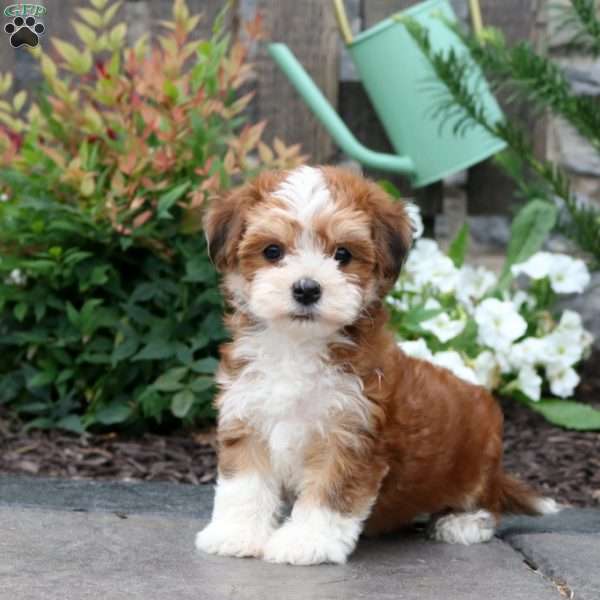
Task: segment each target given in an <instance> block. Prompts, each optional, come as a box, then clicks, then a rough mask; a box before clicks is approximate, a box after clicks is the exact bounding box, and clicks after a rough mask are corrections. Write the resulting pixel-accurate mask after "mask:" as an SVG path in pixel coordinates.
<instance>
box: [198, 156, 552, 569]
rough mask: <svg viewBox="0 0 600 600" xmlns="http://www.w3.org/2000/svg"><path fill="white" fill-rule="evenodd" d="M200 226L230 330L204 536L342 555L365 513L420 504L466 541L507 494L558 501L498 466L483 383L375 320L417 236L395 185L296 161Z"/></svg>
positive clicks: (511, 502) (518, 504)
mask: <svg viewBox="0 0 600 600" xmlns="http://www.w3.org/2000/svg"><path fill="white" fill-rule="evenodd" d="M205 229H206V234H207V238H208V244H209V251H210V254H211V256H212V258H213V260H214V262H215V265H216V266H217V268H218V269H219V270H220V271H221V272H222V273H223V274H224V282H223V287H224V291H225V294H226V296H227V299H228V302H229V304H230V306H231V308H232V312H231V314H230V315H229V316H228V318H227V325H228V327H229V329H230V331H231V334H232V338H233V340H232V341H231V342H230V343H228V344H225V345H224V346H223V348H222V360H221V365H220V369H219V373H218V378H217V379H218V384H219V386H220V393H219V395H218V397H217V400H216V404H217V407H218V410H219V425H218V439H219V447H220V453H219V478H218V484H217V488H216V497H215V505H214V511H213V515H212V521H211V523H210V524H209V525H208V526H207V527H206V528H205V529H203V530H202V531H201V532H200V533H198V535H197V537H196V546H197V547H198V548H199V549H201V550H204V551H206V552H210V553H214V554H222V555H227V556H257V557H262V558H264V559H265V560H268V561H273V562H282V563H291V564H298V565H307V564H315V563H321V562H334V563H343V562H345V561H346V559H347V558H348V555H349V554H350V553H351V552H352V551H353V549H354V547H355V545H356V542H357V540H358V537H359V535H360V534H361V532H362V531H363V530H364V531H365V532H366V533H367V534H378V533H383V532H389V531H393V530H396V529H398V528H399V527H401V526H402V525H405V524H407V523H410V522H411V521H412V520H413V519H414V518H415V517H416V516H417V515H419V514H422V513H427V514H430V515H432V526H431V531H432V534H433V537H434V538H435V539H438V540H443V541H447V542H455V543H463V544H471V543H475V542H482V541H487V540H489V539H490V538H491V537H492V536H493V532H494V526H495V524H496V523H497V521H498V518H499V516H500V513H501V512H503V511H511V512H522V513H528V514H542V513H546V512H553V511H555V510H556V505H555V504H554V502H553V501H551V500H549V499H543V498H540V497H538V496H536V495H535V494H534V493H533V492H532V491H530V490H529V489H528V488H527V487H526V486H525V485H523V484H521V483H519V482H517V481H516V480H514V479H512V478H510V477H509V476H508V475H506V474H505V473H504V472H503V469H502V414H501V411H500V409H499V407H498V405H497V404H496V402H495V400H494V398H493V397H492V396H491V395H490V394H489V393H488V392H487V391H486V390H485V389H484V388H482V387H478V386H474V385H471V384H469V383H466V382H465V381H462V380H461V379H458V378H457V377H455V376H454V375H452V374H451V373H450V372H449V371H447V370H445V369H443V368H440V367H436V366H434V365H431V364H429V363H426V362H423V361H421V360H416V359H413V358H409V357H408V356H406V355H405V354H403V353H402V351H401V350H400V349H399V348H398V346H397V343H396V341H395V339H394V336H393V334H392V333H391V332H390V331H389V330H388V329H387V327H386V323H387V320H388V317H387V314H386V311H385V308H384V307H383V304H382V299H383V298H384V296H385V295H386V294H387V292H388V291H389V290H390V289H391V287H392V285H393V284H394V282H395V280H396V278H397V276H398V273H399V271H400V267H401V265H402V262H403V260H404V259H405V257H406V254H407V253H408V251H409V248H410V244H411V224H410V221H409V218H408V216H407V213H406V211H405V208H404V206H403V204H402V203H400V202H396V203H393V202H391V201H390V199H389V198H388V197H387V196H386V194H385V193H384V192H383V191H382V190H381V188H380V187H379V186H377V185H376V184H374V183H372V182H370V181H367V180H365V179H363V178H362V177H359V176H357V175H355V174H352V173H350V172H346V171H343V170H340V169H337V168H331V167H322V168H312V167H301V168H299V169H296V170H293V171H289V172H278V173H265V174H263V175H261V176H259V177H258V178H257V179H256V180H255V181H253V182H252V183H249V184H247V185H245V186H244V187H241V188H239V189H237V190H235V191H234V192H233V193H231V194H230V195H229V196H228V197H226V198H224V199H223V200H222V201H217V202H215V203H214V204H213V205H212V206H211V208H210V210H209V211H208V214H207V215H206V220H205ZM290 503H291V504H292V508H291V513H290V514H289V517H287V518H285V519H284V518H283V514H284V509H285V506H286V504H290Z"/></svg>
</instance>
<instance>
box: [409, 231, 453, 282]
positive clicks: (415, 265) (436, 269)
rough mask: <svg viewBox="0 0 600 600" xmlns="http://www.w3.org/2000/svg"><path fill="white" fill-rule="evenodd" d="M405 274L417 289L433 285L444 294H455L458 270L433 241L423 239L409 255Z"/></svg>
mask: <svg viewBox="0 0 600 600" xmlns="http://www.w3.org/2000/svg"><path fill="white" fill-rule="evenodd" d="M405 272H406V273H407V274H408V275H409V276H410V277H411V278H412V280H413V281H414V282H415V284H416V285H417V287H418V288H419V289H420V288H423V287H425V286H426V285H431V286H433V287H434V288H437V289H438V290H439V291H440V292H442V293H443V294H448V293H450V292H453V291H454V289H455V287H456V280H457V277H458V270H457V268H456V267H455V266H454V263H453V262H452V261H451V260H450V259H449V258H448V257H447V256H446V255H445V254H444V253H443V252H442V251H441V250H440V249H439V246H438V245H437V243H436V242H435V241H433V240H428V239H425V238H421V239H419V240H417V243H416V244H415V246H414V248H413V249H412V250H411V252H410V254H409V255H408V260H407V261H406V267H405Z"/></svg>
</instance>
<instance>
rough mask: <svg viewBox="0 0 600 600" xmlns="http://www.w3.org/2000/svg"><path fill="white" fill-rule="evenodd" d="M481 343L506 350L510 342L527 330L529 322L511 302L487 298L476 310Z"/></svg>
mask: <svg viewBox="0 0 600 600" xmlns="http://www.w3.org/2000/svg"><path fill="white" fill-rule="evenodd" d="M475 322H476V323H477V325H478V327H479V331H478V339H479V341H480V343H481V344H483V345H484V346H488V347H490V348H493V349H495V350H500V351H506V350H508V348H509V347H510V344H511V343H512V342H513V341H515V340H517V339H519V338H520V337H521V336H522V335H523V334H524V333H525V331H526V330H527V322H526V321H525V319H524V318H523V317H522V316H521V315H520V314H519V313H518V312H517V311H516V309H515V307H514V306H513V305H512V303H511V302H507V301H504V302H502V301H501V300H498V299H497V298H486V299H485V300H484V301H483V302H482V303H481V304H480V305H479V306H478V307H477V308H476V310H475Z"/></svg>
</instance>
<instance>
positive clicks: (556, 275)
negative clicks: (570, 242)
mask: <svg viewBox="0 0 600 600" xmlns="http://www.w3.org/2000/svg"><path fill="white" fill-rule="evenodd" d="M589 283H590V272H589V271H588V268H587V267H586V265H585V263H584V262H583V261H582V260H581V259H580V258H571V257H570V256H567V255H566V254H557V255H555V257H554V261H553V262H552V267H551V269H550V285H551V286H552V289H553V290H554V291H555V292H556V293H557V294H581V293H582V292H583V290H585V288H586V287H587V286H588V285H589Z"/></svg>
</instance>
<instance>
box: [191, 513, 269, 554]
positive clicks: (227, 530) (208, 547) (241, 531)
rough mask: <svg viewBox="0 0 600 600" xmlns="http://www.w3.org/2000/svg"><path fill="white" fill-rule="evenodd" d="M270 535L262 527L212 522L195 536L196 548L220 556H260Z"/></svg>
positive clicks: (264, 527) (265, 527) (266, 529)
mask: <svg viewBox="0 0 600 600" xmlns="http://www.w3.org/2000/svg"><path fill="white" fill-rule="evenodd" d="M272 533H273V529H272V528H271V527H268V526H264V525H260V526H259V525H254V524H249V523H228V522H223V521H212V522H211V523H209V524H208V525H207V526H206V527H205V528H204V529H203V530H202V531H199V532H198V533H197V534H196V548H198V550H202V551H203V552H207V553H208V554H220V555H221V556H237V557H240V558H241V557H244V556H261V555H262V552H263V548H264V546H265V544H266V542H267V540H268V539H269V537H270V536H271V534H272Z"/></svg>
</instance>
